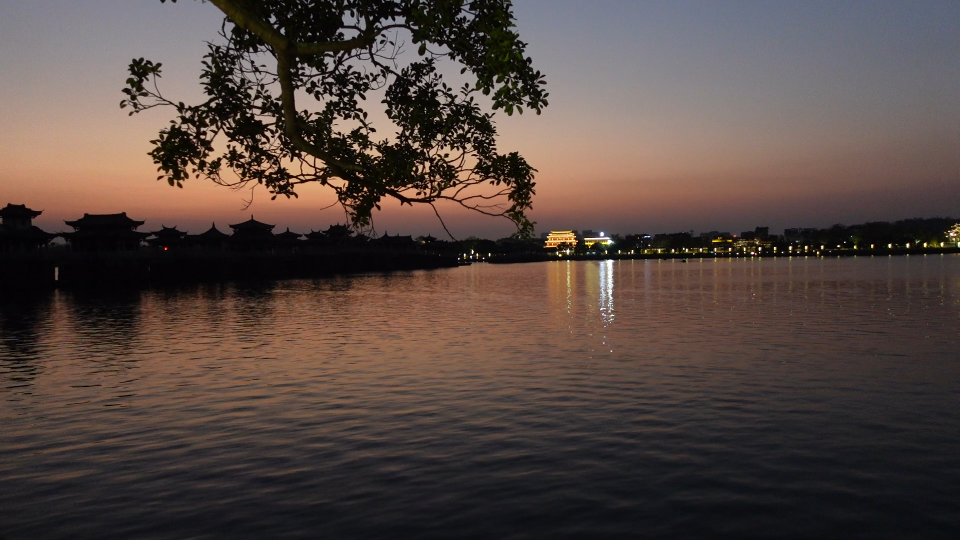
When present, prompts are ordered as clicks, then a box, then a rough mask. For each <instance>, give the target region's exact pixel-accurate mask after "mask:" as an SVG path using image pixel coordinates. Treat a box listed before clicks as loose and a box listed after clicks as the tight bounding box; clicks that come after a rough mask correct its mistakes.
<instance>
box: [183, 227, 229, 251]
mask: <svg viewBox="0 0 960 540" xmlns="http://www.w3.org/2000/svg"><path fill="white" fill-rule="evenodd" d="M229 238H230V235H229V234H227V233H224V232H221V231H220V229H217V224H216V223H211V224H210V228H209V229H207V230H206V231H204V232H202V233H200V234H189V235H187V240H188V241H189V243H190V245H191V246H194V247H196V248H199V249H201V250H203V251H222V250H223V249H224V247H225V246H226V245H227V240H228V239H229Z"/></svg>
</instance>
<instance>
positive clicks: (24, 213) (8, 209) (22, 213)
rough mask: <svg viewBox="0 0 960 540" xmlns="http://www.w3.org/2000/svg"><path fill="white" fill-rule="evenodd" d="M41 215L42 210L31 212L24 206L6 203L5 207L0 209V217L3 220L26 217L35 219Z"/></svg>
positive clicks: (31, 210)
mask: <svg viewBox="0 0 960 540" xmlns="http://www.w3.org/2000/svg"><path fill="white" fill-rule="evenodd" d="M42 213H43V210H33V209H30V208H27V205H25V204H10V203H7V205H6V206H4V207H3V208H0V217H4V218H8V217H10V218H14V217H28V218H31V219H33V218H35V217H37V216H39V215H40V214H42Z"/></svg>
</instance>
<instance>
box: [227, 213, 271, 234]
mask: <svg viewBox="0 0 960 540" xmlns="http://www.w3.org/2000/svg"><path fill="white" fill-rule="evenodd" d="M274 227H276V225H269V224H267V223H263V222H261V221H257V220H255V219H253V215H252V214H251V215H250V219H248V220H247V221H244V222H243V223H237V224H235V225H230V228H231V229H233V230H234V232H239V231H242V230H246V231H272V230H273V228H274Z"/></svg>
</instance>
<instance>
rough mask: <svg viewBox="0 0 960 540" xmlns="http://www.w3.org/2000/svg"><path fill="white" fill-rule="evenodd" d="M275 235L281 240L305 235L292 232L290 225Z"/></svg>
mask: <svg viewBox="0 0 960 540" xmlns="http://www.w3.org/2000/svg"><path fill="white" fill-rule="evenodd" d="M274 236H276V237H277V238H279V239H281V240H299V239H300V237H301V236H303V235H302V234H300V233H295V232H290V227H287V230H286V231H284V232H282V233H279V234H275V235H274Z"/></svg>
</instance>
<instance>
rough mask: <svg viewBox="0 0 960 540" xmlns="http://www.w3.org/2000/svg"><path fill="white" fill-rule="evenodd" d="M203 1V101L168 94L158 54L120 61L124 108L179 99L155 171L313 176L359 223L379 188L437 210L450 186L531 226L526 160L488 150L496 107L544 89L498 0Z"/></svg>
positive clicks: (512, 107)
mask: <svg viewBox="0 0 960 540" xmlns="http://www.w3.org/2000/svg"><path fill="white" fill-rule="evenodd" d="M165 1H166V0H161V2H165ZM175 2H176V0H171V3H175ZM209 2H210V3H211V4H213V5H214V6H216V7H217V8H219V9H220V10H221V11H222V12H223V13H224V15H225V18H224V22H223V25H222V26H221V28H220V32H219V35H220V38H221V39H220V40H218V41H217V42H215V43H214V42H211V43H209V44H208V52H207V53H206V55H205V56H204V60H203V69H202V71H201V74H200V83H201V85H202V87H203V90H204V94H205V97H206V98H205V101H203V102H202V103H199V104H196V105H187V104H184V103H183V102H178V101H174V100H171V99H168V98H167V97H165V96H164V95H163V94H162V93H161V91H160V90H159V86H158V84H157V79H158V78H159V77H160V74H161V69H160V68H161V64H160V63H159V62H157V63H155V62H152V61H150V60H145V59H143V58H140V59H135V60H133V61H132V62H131V64H130V66H129V71H130V77H129V78H128V79H127V83H126V87H125V88H124V89H123V92H124V93H125V94H126V97H125V99H124V100H123V101H122V102H121V103H120V106H121V107H130V108H131V109H132V110H131V113H130V114H134V113H138V112H141V111H144V110H147V109H151V108H154V107H158V106H168V107H171V108H173V109H174V110H175V111H176V117H175V118H174V119H173V120H172V121H171V122H170V124H169V125H168V126H167V127H165V128H164V129H162V130H161V131H160V134H159V136H158V137H157V139H155V140H153V141H151V143H152V144H153V149H152V150H151V151H150V155H151V157H152V158H153V160H154V161H155V162H156V163H157V165H158V171H160V172H161V175H160V176H159V177H158V179H166V180H167V181H168V182H169V183H170V185H171V186H178V187H183V182H184V181H185V180H187V179H188V178H190V177H191V176H192V177H195V178H208V179H211V180H213V181H214V182H217V183H219V184H223V185H228V186H236V187H239V186H243V185H247V184H248V183H251V182H255V183H256V184H260V185H263V186H265V187H266V188H267V189H268V190H269V191H270V193H272V196H273V198H276V197H277V196H278V195H283V196H286V197H295V196H296V188H297V186H299V185H301V184H305V183H311V182H318V183H320V184H321V185H324V186H328V187H329V188H330V189H332V190H333V191H334V192H335V193H336V195H337V199H338V201H339V202H340V204H342V205H343V207H344V209H345V210H346V211H347V213H348V215H349V217H350V220H351V222H352V223H353V224H354V225H355V226H358V227H364V226H367V225H369V224H370V219H371V213H372V211H373V209H375V208H376V209H379V208H380V204H381V201H383V200H384V198H385V197H386V198H393V199H395V200H398V201H399V202H400V203H401V205H403V204H410V205H414V204H426V205H430V206H431V207H433V209H434V211H435V212H436V211H437V208H436V206H435V205H436V203H438V202H442V201H452V202H454V203H457V204H459V205H462V206H464V207H466V208H469V209H471V210H475V211H478V212H481V213H484V214H488V215H493V216H503V217H506V218H508V219H510V220H512V221H513V222H514V223H515V224H516V226H517V229H518V233H520V234H529V233H531V232H532V229H533V224H532V223H531V221H530V220H529V219H528V217H527V215H526V212H527V211H528V210H529V209H530V208H531V203H532V197H533V195H534V185H535V184H534V173H535V172H536V170H535V169H534V168H533V167H531V166H530V165H529V164H528V163H527V161H526V160H525V159H524V158H523V157H522V156H520V155H519V154H518V153H517V152H509V153H500V152H498V150H497V146H496V140H495V139H496V128H495V126H494V122H493V112H494V111H496V110H503V111H504V112H505V113H506V114H508V115H511V114H513V113H514V112H517V113H522V112H523V109H524V108H527V109H531V110H534V111H536V112H537V114H539V113H540V112H541V110H542V108H543V107H545V106H546V105H547V99H546V98H547V92H546V90H545V86H544V85H545V81H544V77H543V75H541V73H540V72H539V71H536V70H534V69H533V67H532V61H531V59H530V58H529V57H528V56H526V53H525V47H526V44H525V43H524V42H523V41H521V40H520V38H519V35H518V34H517V32H516V31H515V28H514V16H513V12H512V6H511V2H510V1H509V0H468V1H464V0H315V1H311V0H209ZM414 48H415V50H414ZM445 64H446V65H453V66H455V68H460V76H459V78H458V77H457V76H456V69H455V68H454V69H453V70H450V69H448V68H447V67H445ZM450 73H453V74H454V75H452V76H451V75H450ZM452 79H458V82H457V83H456V84H455V83H453V82H451V80H452ZM461 82H462V83H463V84H462V85H460V84H459V83H461ZM458 85H459V87H456V86H458ZM481 95H482V96H484V97H481ZM367 98H380V101H381V105H382V106H381V107H380V111H381V113H382V114H380V115H370V114H368V111H370V107H371V105H370V103H369V102H368V101H366V100H367ZM371 101H372V100H371ZM373 116H378V117H380V120H379V121H380V122H381V124H383V125H382V126H381V127H384V126H386V129H384V130H383V134H382V135H381V134H380V133H379V132H378V131H377V129H376V128H375V126H374V120H373ZM218 139H219V140H218ZM230 171H232V172H230ZM437 215H438V217H439V213H438V214H437ZM441 221H442V220H441Z"/></svg>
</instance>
